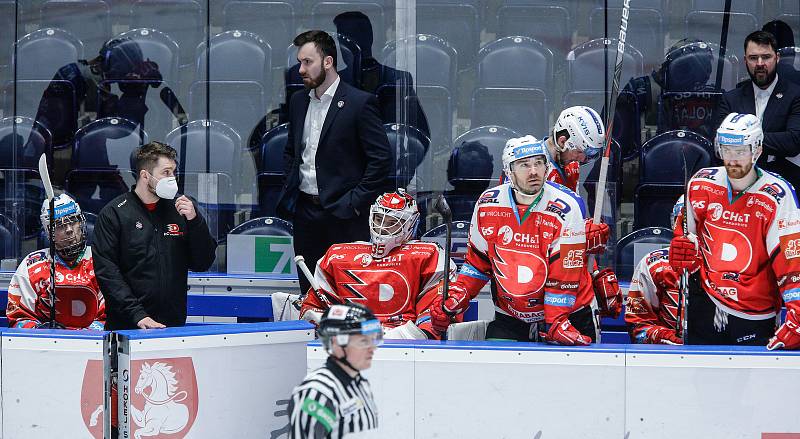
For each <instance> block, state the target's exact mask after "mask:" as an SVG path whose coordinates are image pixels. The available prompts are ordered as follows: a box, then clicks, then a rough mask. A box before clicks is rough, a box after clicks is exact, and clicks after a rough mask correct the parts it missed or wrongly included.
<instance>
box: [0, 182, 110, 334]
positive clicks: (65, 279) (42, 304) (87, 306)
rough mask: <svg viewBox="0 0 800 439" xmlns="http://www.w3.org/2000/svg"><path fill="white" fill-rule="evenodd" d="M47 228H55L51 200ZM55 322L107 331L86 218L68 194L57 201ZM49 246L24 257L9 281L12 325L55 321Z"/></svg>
mask: <svg viewBox="0 0 800 439" xmlns="http://www.w3.org/2000/svg"><path fill="white" fill-rule="evenodd" d="M41 220H42V227H43V228H44V230H45V232H47V231H48V229H49V227H50V211H49V202H48V200H45V201H44V203H43V204H42V211H41ZM53 226H54V227H55V247H56V276H55V279H56V299H57V301H56V327H60V328H67V329H83V328H88V329H97V330H102V329H103V324H104V323H105V301H104V300H103V295H102V294H101V293H100V288H99V287H98V286H97V280H96V279H95V276H94V264H93V262H92V249H91V248H90V247H88V246H87V245H86V219H85V218H84V216H83V214H82V213H81V208H80V206H78V203H76V202H75V200H73V199H72V198H71V197H69V196H68V195H66V194H62V195H59V196H58V197H56V200H55V220H54V221H53ZM49 294H50V250H49V249H42V250H37V251H35V252H33V253H31V254H29V255H28V256H26V257H25V259H23V260H22V263H21V264H20V265H19V267H18V268H17V271H16V272H15V273H14V276H13V277H12V278H11V283H10V284H9V286H8V305H7V307H6V317H8V325H9V326H10V327H12V328H36V327H45V328H47V327H49V325H50V296H49Z"/></svg>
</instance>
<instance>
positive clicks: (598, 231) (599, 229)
mask: <svg viewBox="0 0 800 439" xmlns="http://www.w3.org/2000/svg"><path fill="white" fill-rule="evenodd" d="M585 224H586V253H603V252H604V251H605V250H606V243H607V242H608V237H609V235H610V230H609V228H608V224H603V223H600V224H595V223H594V222H592V219H591V218H589V219H587V220H586V222H585Z"/></svg>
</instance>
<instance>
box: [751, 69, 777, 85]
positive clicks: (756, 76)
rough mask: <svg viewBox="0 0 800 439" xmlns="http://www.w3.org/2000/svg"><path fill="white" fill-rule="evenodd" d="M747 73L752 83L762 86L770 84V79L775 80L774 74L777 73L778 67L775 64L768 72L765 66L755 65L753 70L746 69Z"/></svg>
mask: <svg viewBox="0 0 800 439" xmlns="http://www.w3.org/2000/svg"><path fill="white" fill-rule="evenodd" d="M747 73H748V74H749V75H750V79H751V80H752V81H753V84H755V85H757V86H758V87H761V88H763V87H767V86H769V85H770V84H772V81H774V80H775V75H777V73H778V68H777V66H776V68H774V69H773V70H772V71H771V72H770V71H769V69H767V68H758V67H757V68H755V69H754V70H750V69H747Z"/></svg>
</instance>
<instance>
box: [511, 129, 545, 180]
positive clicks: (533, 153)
mask: <svg viewBox="0 0 800 439" xmlns="http://www.w3.org/2000/svg"><path fill="white" fill-rule="evenodd" d="M537 156H543V157H544V160H545V162H547V166H548V168H549V166H550V154H549V153H548V152H547V145H546V144H545V142H544V141H543V140H536V138H535V137H533V136H531V135H528V136H525V137H516V138H513V139H509V140H508V141H507V142H506V146H505V148H503V173H504V174H505V175H506V178H507V179H508V181H509V182H510V183H511V187H512V188H514V189H517V190H518V189H519V188H517V185H516V183H514V179H513V178H511V164H512V163H514V162H516V161H517V160H522V159H526V158H529V157H537ZM545 175H547V171H545Z"/></svg>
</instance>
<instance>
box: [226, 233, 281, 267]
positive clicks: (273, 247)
mask: <svg viewBox="0 0 800 439" xmlns="http://www.w3.org/2000/svg"><path fill="white" fill-rule="evenodd" d="M228 273H234V274H278V275H287V276H297V271H296V269H295V265H294V248H293V246H292V238H291V237H289V236H262V235H228Z"/></svg>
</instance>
